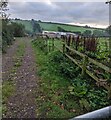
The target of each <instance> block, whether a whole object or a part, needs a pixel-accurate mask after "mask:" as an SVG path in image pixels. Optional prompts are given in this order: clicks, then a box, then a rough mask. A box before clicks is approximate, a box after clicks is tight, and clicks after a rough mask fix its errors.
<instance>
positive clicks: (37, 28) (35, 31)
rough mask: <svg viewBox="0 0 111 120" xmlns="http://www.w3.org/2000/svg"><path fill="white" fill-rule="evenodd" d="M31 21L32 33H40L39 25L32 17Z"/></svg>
mask: <svg viewBox="0 0 111 120" xmlns="http://www.w3.org/2000/svg"><path fill="white" fill-rule="evenodd" d="M31 22H32V27H33V34H35V33H41V32H42V30H41V27H40V25H39V24H38V22H37V21H35V20H34V19H32V21H31Z"/></svg>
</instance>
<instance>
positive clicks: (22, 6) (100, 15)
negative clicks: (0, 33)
mask: <svg viewBox="0 0 111 120" xmlns="http://www.w3.org/2000/svg"><path fill="white" fill-rule="evenodd" d="M101 1H103V0H101ZM8 7H9V11H8V12H9V13H10V14H11V16H10V17H11V18H21V19H35V20H41V21H51V22H61V23H69V24H77V25H86V24H87V25H90V26H94V27H107V26H108V25H109V7H108V5H106V4H105V2H104V1H103V2H91V1H90V2H87V1H84V2H57V1H56V2H54V0H44V2H29V0H24V1H22V2H10V3H9V6H8Z"/></svg>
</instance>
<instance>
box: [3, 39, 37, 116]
mask: <svg viewBox="0 0 111 120" xmlns="http://www.w3.org/2000/svg"><path fill="white" fill-rule="evenodd" d="M23 40H24V42H25V46H26V48H25V53H24V56H23V58H22V64H21V66H20V67H19V68H18V70H17V71H16V79H15V80H14V83H15V86H16V90H15V92H14V94H13V95H12V96H10V98H9V100H8V103H7V104H6V105H7V113H6V114H5V115H3V117H4V118H36V101H35V100H36V89H37V77H36V64H35V56H34V52H33V50H32V47H31V40H29V39H23ZM18 44H19V42H16V43H15V44H14V45H13V46H12V47H11V48H10V49H9V51H8V52H7V54H6V55H5V56H3V61H4V62H3V71H9V70H10V69H11V68H12V67H13V57H12V56H13V55H14V54H15V52H16V49H17V46H18ZM8 74H9V72H4V75H3V80H5V79H7V78H6V77H8Z"/></svg>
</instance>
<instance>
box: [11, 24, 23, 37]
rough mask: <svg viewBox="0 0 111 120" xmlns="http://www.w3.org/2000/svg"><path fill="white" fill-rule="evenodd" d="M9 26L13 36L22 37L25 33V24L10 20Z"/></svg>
mask: <svg viewBox="0 0 111 120" xmlns="http://www.w3.org/2000/svg"><path fill="white" fill-rule="evenodd" d="M11 27H12V31H13V36H14V37H23V36H24V35H25V26H24V25H23V24H18V23H15V22H12V24H11Z"/></svg>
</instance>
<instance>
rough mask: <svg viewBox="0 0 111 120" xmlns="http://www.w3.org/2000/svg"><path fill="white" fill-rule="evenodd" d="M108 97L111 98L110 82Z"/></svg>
mask: <svg viewBox="0 0 111 120" xmlns="http://www.w3.org/2000/svg"><path fill="white" fill-rule="evenodd" d="M108 99H109V100H110V99H111V84H110V85H109V90H108Z"/></svg>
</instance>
